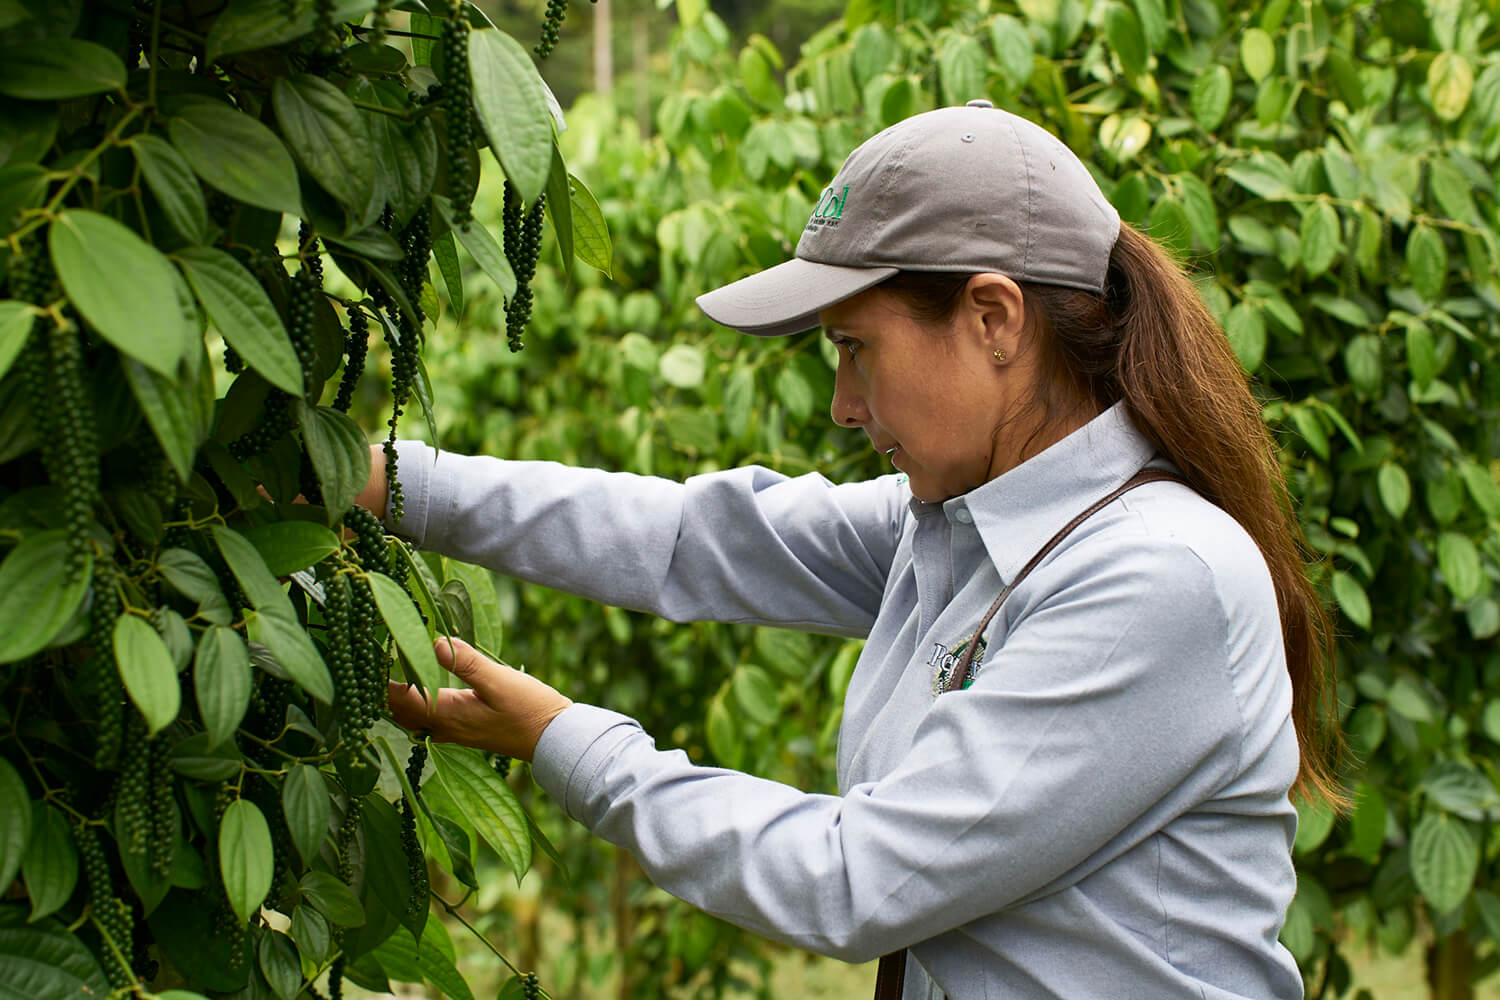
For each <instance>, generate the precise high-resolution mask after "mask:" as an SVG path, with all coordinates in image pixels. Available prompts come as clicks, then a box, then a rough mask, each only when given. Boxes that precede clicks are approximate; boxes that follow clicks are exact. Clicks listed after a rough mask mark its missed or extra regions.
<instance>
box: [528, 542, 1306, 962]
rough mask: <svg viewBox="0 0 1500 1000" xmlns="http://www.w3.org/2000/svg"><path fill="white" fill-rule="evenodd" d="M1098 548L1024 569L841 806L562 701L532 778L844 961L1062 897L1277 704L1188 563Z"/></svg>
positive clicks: (742, 915) (1133, 547)
mask: <svg viewBox="0 0 1500 1000" xmlns="http://www.w3.org/2000/svg"><path fill="white" fill-rule="evenodd" d="M1110 549H1112V551H1110V550H1104V549H1101V548H1099V547H1095V548H1094V549H1093V550H1092V551H1091V553H1090V556H1089V558H1088V559H1087V564H1085V560H1084V559H1083V558H1080V557H1079V556H1078V555H1076V554H1070V555H1068V556H1065V557H1063V558H1059V559H1057V560H1054V561H1053V562H1052V563H1050V564H1048V565H1045V566H1044V567H1043V568H1042V569H1040V570H1038V572H1037V573H1036V574H1034V575H1033V577H1032V578H1031V580H1032V581H1035V582H1034V584H1033V583H1030V582H1029V583H1028V584H1027V586H1026V588H1025V590H1026V593H1022V592H1021V591H1018V592H1017V594H1016V595H1013V599H1019V601H1020V603H1019V604H1018V606H1017V608H1016V610H1015V611H1014V612H1012V613H1013V614H1015V615H1017V616H1018V617H1017V619H1015V620H1014V621H1013V622H1012V623H1011V624H1010V625H1009V626H1005V625H1004V624H997V626H996V630H995V631H994V632H992V645H991V648H990V650H989V651H988V654H987V655H986V656H985V658H984V664H983V669H982V671H981V672H980V673H979V675H978V677H977V679H976V681H975V683H974V684H973V686H972V687H970V688H969V689H967V690H964V691H958V692H954V693H952V694H945V695H941V696H939V697H938V698H937V700H936V702H935V704H933V706H932V708H931V710H930V711H929V712H928V713H927V715H926V716H925V717H924V718H923V719H922V721H921V723H920V724H919V725H918V727H917V729H916V732H915V737H914V739H913V742H912V745H911V748H910V750H909V752H908V753H907V754H906V756H905V758H904V759H903V760H901V762H900V763H899V765H898V766H897V767H895V768H894V770H892V771H891V772H890V773H888V774H886V775H885V776H883V777H881V778H880V779H879V780H877V781H873V782H869V783H864V784H859V785H856V786H854V787H852V788H851V789H850V790H849V791H848V793H847V794H845V795H843V796H842V797H835V796H828V795H810V794H805V793H802V792H799V791H797V790H795V789H792V788H789V787H786V786H783V785H780V784H777V783H774V782H770V781H765V780H761V779H758V778H753V777H750V776H747V775H744V774H739V773H736V772H731V771H725V770H720V769H713V768H703V767H695V766H692V765H691V764H690V763H689V761H688V760H687V758H686V756H685V755H684V754H682V753H680V752H676V751H658V750H656V749H655V747H654V744H653V743H652V741H651V738H650V737H649V736H648V735H647V734H646V733H644V732H643V731H642V730H641V729H640V728H639V727H638V726H637V725H636V724H635V723H633V722H631V721H630V720H629V719H626V718H625V717H623V716H619V715H617V714H615V713H612V712H606V711H604V710H602V709H598V708H594V707H592V706H581V705H580V706H574V707H572V708H570V709H568V710H567V711H566V712H564V713H563V714H562V715H561V716H559V717H558V718H557V719H556V720H555V721H554V722H553V724H552V725H551V726H550V727H549V728H548V729H547V731H546V732H545V733H544V735H543V737H542V741H541V743H540V744H539V745H538V748H537V757H536V762H535V765H534V772H533V773H534V774H535V775H536V778H537V780H538V781H539V783H541V784H542V785H543V787H544V788H546V789H547V790H548V791H549V793H551V794H552V795H553V796H554V797H555V798H556V799H557V800H558V801H559V802H560V803H562V804H563V805H564V807H565V809H566V811H567V812H568V813H569V814H570V815H571V816H573V817H574V818H576V819H578V820H579V821H581V822H582V823H584V824H585V825H587V826H588V827H589V828H590V829H592V830H593V831H594V832H595V833H596V834H598V835H599V836H601V837H603V838H604V839H606V840H609V841H611V842H613V843H616V844H619V845H621V846H624V847H626V848H628V849H629V850H631V851H632V852H633V853H635V855H636V856H637V858H638V859H639V860H640V862H641V864H642V866H643V867H644V868H645V870H646V871H647V873H648V874H649V875H650V876H651V878H652V879H653V880H654V881H656V883H657V884H658V885H660V886H662V887H663V888H665V889H667V890H668V891H670V892H672V893H673V894H675V895H678V896H680V897H681V898H683V899H686V900H688V901H689V902H692V903H694V904H696V905H698V906H701V907H702V908H704V909H706V910H708V911H709V912H711V913H714V914H716V915H718V916H720V917H722V918H724V919H726V920H729V921H731V922H733V923H736V924H739V925H740V926H743V927H746V928H749V929H751V930H754V931H756V932H759V933H761V934H764V935H766V936H768V937H771V938H774V939H777V940H780V941H784V942H787V943H790V944H793V945H796V946H799V947H802V948H805V949H808V950H811V951H815V952H820V953H823V954H827V955H832V956H835V957H838V958H843V959H845V960H848V961H865V960H868V959H870V958H872V957H875V956H878V955H880V954H883V953H885V952H888V951H891V950H893V949H896V948H900V947H903V946H909V945H913V944H915V943H917V942H921V941H924V940H927V939H929V938H931V937H934V936H936V935H938V934H941V933H943V932H945V931H948V930H951V929H953V928H955V927H958V926H960V925H963V924H965V923H968V922H969V921H972V920H976V919H979V918H981V917H983V916H985V915H986V914H993V913H996V912H998V911H1002V910H1005V909H1007V908H1009V907H1012V906H1017V905H1023V904H1025V903H1027V902H1028V901H1030V900H1035V899H1039V898H1042V897H1046V896H1048V895H1049V894H1051V893H1055V892H1059V891H1061V890H1063V889H1066V888H1067V887H1068V886H1070V885H1072V884H1074V883H1076V882H1077V881H1078V880H1080V879H1083V878H1086V877H1087V876H1088V875H1089V874H1090V873H1091V872H1094V871H1097V870H1098V869H1099V868H1100V867H1101V866H1104V865H1105V864H1107V863H1108V862H1109V861H1111V860H1112V859H1114V858H1116V857H1118V856H1119V855H1121V854H1122V853H1124V852H1127V851H1129V850H1131V849H1132V848H1133V847H1134V846H1136V845H1138V844H1139V843H1141V842H1142V841H1143V840H1144V839H1145V838H1147V837H1148V836H1150V835H1151V834H1152V833H1153V832H1155V831H1157V830H1159V829H1161V828H1163V827H1165V826H1166V825H1167V824H1168V823H1169V822H1171V821H1173V820H1174V819H1175V818H1177V817H1178V816H1180V815H1181V814H1182V813H1184V812H1186V811H1188V810H1190V809H1192V808H1195V807H1197V806H1198V805H1199V804H1201V803H1202V802H1204V801H1206V800H1208V799H1210V798H1212V797H1213V796H1214V795H1216V794H1218V793H1220V791H1221V790H1222V789H1223V788H1224V787H1225V786H1226V785H1228V784H1229V783H1230V782H1231V781H1232V780H1233V779H1234V778H1235V776H1236V775H1237V774H1238V773H1239V771H1240V769H1241V767H1242V763H1243V762H1242V759H1241V758H1242V755H1243V754H1245V753H1246V752H1247V751H1246V749H1245V741H1244V738H1243V733H1244V732H1245V728H1246V723H1245V714H1246V713H1254V714H1257V715H1263V717H1264V713H1269V717H1270V718H1274V717H1275V716H1276V714H1277V713H1278V712H1279V713H1281V716H1282V717H1283V718H1284V717H1285V712H1286V709H1287V705H1286V704H1285V703H1284V702H1285V698H1284V697H1283V696H1284V695H1285V692H1286V686H1285V683H1284V678H1285V675H1284V669H1283V670H1281V673H1280V674H1279V675H1278V674H1277V673H1276V670H1277V669H1280V660H1279V642H1280V638H1279V633H1278V632H1276V631H1274V630H1269V631H1268V630H1265V629H1252V630H1251V632H1250V633H1249V634H1248V635H1246V634H1242V630H1240V629H1239V628H1238V627H1237V626H1233V625H1232V624H1231V618H1230V615H1229V613H1228V611H1227V610H1226V608H1225V602H1224V600H1223V598H1222V595H1221V593H1220V590H1219V588H1218V586H1217V585H1216V580H1215V576H1214V575H1213V574H1212V573H1210V572H1209V570H1208V569H1207V568H1206V567H1205V566H1204V564H1203V563H1202V562H1201V561H1200V560H1199V559H1198V558H1197V556H1196V555H1195V554H1194V552H1193V551H1192V550H1191V549H1190V548H1188V547H1187V546H1183V545H1179V544H1176V543H1172V542H1163V541H1160V540H1156V539H1141V538H1130V539H1127V540H1125V541H1124V542H1121V543H1118V544H1114V545H1112V546H1110ZM1028 595H1030V596H1028ZM1037 595H1040V596H1037ZM1236 599H1237V598H1232V600H1231V602H1230V603H1233V600H1236ZM1235 610H1236V613H1238V611H1239V610H1241V609H1235ZM1256 610H1257V611H1258V612H1259V613H1260V620H1262V621H1264V620H1265V615H1266V613H1269V615H1270V621H1272V622H1274V621H1275V617H1274V611H1275V609H1274V605H1272V606H1271V607H1270V608H1260V609H1256ZM1006 627H1008V628H1009V634H1008V635H1003V631H1004V629H1005V628H1006ZM1002 641H1003V644H1002ZM1250 675H1253V676H1250ZM1278 676H1279V678H1280V679H1279V680H1278ZM1256 699H1260V700H1262V701H1264V702H1265V703H1264V704H1261V703H1256ZM1257 752H1258V751H1257ZM1294 766H1295V764H1294V763H1293V767H1294ZM1283 850H1284V845H1283ZM1140 890H1141V895H1142V898H1155V897H1154V893H1155V892H1156V888H1155V887H1153V886H1150V885H1142V886H1141V887H1140ZM1273 940H1274V938H1273Z"/></svg>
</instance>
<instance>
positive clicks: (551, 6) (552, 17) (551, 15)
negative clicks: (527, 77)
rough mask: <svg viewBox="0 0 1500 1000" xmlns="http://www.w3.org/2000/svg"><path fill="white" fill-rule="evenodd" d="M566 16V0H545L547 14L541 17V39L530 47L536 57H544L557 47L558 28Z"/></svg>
mask: <svg viewBox="0 0 1500 1000" xmlns="http://www.w3.org/2000/svg"><path fill="white" fill-rule="evenodd" d="M567 16H568V0H547V14H546V16H545V17H543V18H542V39H541V41H539V42H537V43H536V47H535V48H534V49H532V51H533V52H535V53H536V54H537V58H538V59H545V58H547V57H548V56H550V55H551V54H552V50H553V49H554V48H556V47H557V37H558V29H559V28H561V27H562V23H563V18H565V17H567Z"/></svg>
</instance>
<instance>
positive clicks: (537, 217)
mask: <svg viewBox="0 0 1500 1000" xmlns="http://www.w3.org/2000/svg"><path fill="white" fill-rule="evenodd" d="M546 210H547V196H546V195H545V194H543V195H539V196H538V197H537V200H536V201H535V202H534V203H532V206H531V208H530V210H529V211H525V210H524V206H523V205H522V204H521V198H520V195H518V194H516V191H515V189H514V188H512V187H511V186H510V184H509V183H507V184H506V189H505V214H504V228H503V230H502V232H503V234H504V237H505V256H506V257H507V258H508V259H509V260H510V266H511V269H512V270H513V271H515V273H516V294H515V295H513V296H511V299H510V301H509V302H507V303H506V304H505V336H506V340H507V342H508V344H509V346H510V349H511V350H512V351H519V350H521V349H522V348H523V347H524V346H525V344H524V343H523V342H522V339H521V338H522V335H523V334H525V332H526V324H527V323H528V322H530V321H531V301H532V296H531V279H532V278H533V277H535V276H536V262H537V258H538V257H539V256H540V255H541V251H542V218H543V216H544V215H545V213H546Z"/></svg>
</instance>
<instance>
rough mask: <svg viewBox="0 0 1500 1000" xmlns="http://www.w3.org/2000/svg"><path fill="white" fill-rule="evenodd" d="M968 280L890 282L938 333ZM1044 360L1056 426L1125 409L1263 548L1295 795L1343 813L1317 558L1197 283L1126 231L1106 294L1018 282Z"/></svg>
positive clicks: (1045, 405)
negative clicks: (1287, 696) (1311, 572)
mask: <svg viewBox="0 0 1500 1000" xmlns="http://www.w3.org/2000/svg"><path fill="white" fill-rule="evenodd" d="M968 277H969V276H968V275H967V274H955V273H953V272H931V273H928V272H915V271H903V272H901V273H899V274H896V275H894V276H892V277H891V278H890V279H888V280H887V281H886V282H884V283H883V284H882V286H881V287H882V288H884V289H886V290H887V291H890V292H893V293H894V294H896V295H897V296H898V297H899V298H901V299H902V300H903V301H904V302H905V303H906V304H907V306H908V307H909V308H910V309H911V310H912V315H913V316H914V318H917V319H919V320H923V321H927V322H931V321H936V320H940V319H946V318H948V317H951V316H952V314H953V311H954V309H955V308H956V306H957V304H958V302H959V298H960V296H961V294H962V292H963V289H964V287H965V285H966V284H967V281H968ZM1020 285H1021V291H1022V294H1023V296H1024V297H1025V300H1026V307H1027V314H1028V316H1030V317H1033V319H1034V322H1035V323H1036V326H1035V327H1034V328H1033V329H1034V330H1037V331H1038V332H1040V333H1041V334H1042V335H1041V336H1038V337H1035V338H1034V343H1033V345H1031V346H1033V347H1034V348H1036V349H1037V350H1038V351H1039V354H1038V362H1039V364H1038V370H1039V375H1040V378H1039V397H1038V400H1037V402H1038V404H1039V405H1041V407H1042V420H1043V423H1047V422H1050V421H1053V420H1057V419H1060V418H1062V417H1064V416H1065V415H1069V414H1071V413H1072V412H1074V411H1076V409H1077V406H1078V403H1079V401H1090V402H1092V403H1093V405H1094V406H1095V407H1096V408H1097V409H1099V410H1101V411H1102V410H1104V409H1106V408H1108V407H1109V406H1112V405H1113V404H1114V403H1116V402H1118V401H1119V400H1122V399H1123V400H1124V401H1125V406H1126V409H1127V411H1128V412H1129V414H1130V418H1131V420H1132V421H1133V422H1134V423H1135V426H1136V427H1137V428H1138V429H1139V430H1140V431H1141V433H1143V434H1144V435H1146V437H1147V438H1148V439H1149V440H1150V441H1151V443H1152V444H1153V445H1155V446H1156V448H1157V450H1158V451H1160V452H1161V453H1162V454H1164V455H1165V456H1167V457H1168V458H1169V459H1171V460H1172V462H1173V464H1175V465H1176V466H1177V467H1178V469H1180V470H1181V472H1182V474H1183V475H1184V476H1185V477H1186V478H1187V481H1188V482H1189V483H1191V484H1192V486H1193V488H1194V489H1196V490H1197V491H1198V492H1199V493H1200V494H1201V495H1202V496H1203V497H1204V498H1206V499H1207V500H1209V501H1210V502H1212V503H1214V504H1216V505H1218V506H1219V507H1220V508H1222V509H1223V510H1224V511H1226V512H1227V513H1228V514H1229V515H1230V516H1231V517H1233V518H1234V519H1235V520H1236V521H1238V522H1239V523H1240V525H1241V526H1242V527H1244V529H1245V530H1246V531H1247V532H1248V533H1249V534H1250V537H1251V538H1253V539H1254V540H1255V543H1256V545H1257V546H1258V547H1259V548H1260V552H1261V555H1262V557H1263V558H1264V559H1265V561H1266V565H1267V566H1268V567H1269V569H1270V571H1271V579H1272V581H1273V583H1274V584H1275V588H1276V602H1277V606H1278V607H1279V609H1280V611H1281V631H1282V638H1283V642H1284V645H1285V647H1286V661H1287V671H1288V673H1289V674H1290V675H1291V680H1292V723H1293V725H1294V726H1295V728H1296V730H1297V742H1298V746H1299V752H1300V755H1301V761H1300V763H1301V766H1300V768H1299V771H1298V775H1297V782H1296V784H1295V785H1294V786H1293V790H1294V791H1295V792H1296V793H1298V794H1300V795H1303V796H1313V797H1318V798H1321V799H1323V800H1324V801H1325V802H1327V803H1329V804H1331V805H1333V806H1335V807H1345V806H1347V804H1348V797H1347V795H1346V794H1345V793H1344V791H1343V790H1342V789H1341V788H1340V787H1339V785H1338V782H1337V780H1336V777H1335V766H1336V763H1337V760H1338V757H1339V754H1340V752H1341V751H1342V747H1343V742H1342V736H1341V734H1340V732H1339V730H1338V728H1337V726H1336V725H1334V724H1332V723H1331V722H1330V718H1331V711H1330V710H1331V707H1332V706H1331V702H1332V694H1333V690H1332V684H1331V683H1330V680H1329V678H1330V674H1331V670H1332V665H1333V629H1332V624H1331V622H1330V620H1329V617H1328V612H1327V609H1326V608H1325V607H1324V606H1323V603H1322V601H1321V600H1320V599H1319V597H1318V593H1317V591H1316V590H1315V589H1314V587H1313V585H1312V583H1311V581H1309V579H1308V577H1307V572H1306V570H1307V561H1308V551H1307V548H1306V543H1305V541H1304V539H1303V537H1302V529H1301V526H1300V525H1299V524H1298V522H1297V516H1296V513H1295V512H1294V511H1293V509H1292V501H1291V496H1290V494H1289V493H1288V492H1287V487H1286V481H1285V479H1284V478H1283V477H1282V475H1281V466H1280V464H1279V463H1278V461H1277V455H1276V446H1275V443H1274V442H1273V441H1272V439H1271V435H1270V433H1269V432H1268V431H1267V430H1266V427H1265V424H1264V422H1263V421H1262V420H1261V412H1260V405H1259V404H1258V403H1257V402H1256V400H1255V397H1254V395H1253V394H1252V393H1251V391H1250V385H1249V381H1248V380H1247V379H1246V377H1245V373H1244V371H1243V370H1242V369H1241V367H1240V363H1239V361H1238V359H1237V358H1236V357H1235V355H1234V352H1233V350H1231V349H1230V346H1229V341H1228V339H1227V338H1226V337H1225V336H1224V333H1223V331H1222V330H1221V329H1220V328H1219V324H1218V323H1217V322H1216V321H1215V320H1214V317H1213V314H1212V313H1210V312H1209V311H1208V308H1207V307H1206V306H1205V305H1204V304H1203V300H1202V299H1201V298H1200V297H1199V295H1198V293H1197V290H1196V289H1194V287H1193V283H1192V281H1191V280H1190V279H1189V278H1188V276H1187V275H1186V274H1185V273H1184V272H1183V270H1182V268H1180V267H1179V266H1178V265H1177V264H1176V262H1174V261H1173V260H1172V258H1171V257H1169V256H1168V255H1167V254H1166V252H1165V251H1163V250H1162V249H1161V248H1160V247H1159V246H1158V245H1157V244H1156V243H1155V242H1154V241H1153V240H1151V239H1150V238H1149V237H1147V236H1146V235H1144V234H1143V233H1141V232H1140V231H1138V230H1136V229H1134V228H1133V227H1131V226H1130V225H1128V224H1124V223H1122V224H1121V226H1120V236H1119V239H1118V240H1117V241H1116V242H1115V247H1114V251H1113V252H1112V253H1111V254H1110V260H1109V272H1108V275H1107V277H1106V278H1105V287H1104V293H1103V294H1102V295H1099V294H1094V293H1092V292H1087V291H1078V290H1076V289H1071V288H1062V287H1060V286H1056V285H1041V284H1034V283H1028V282H1022V283H1020Z"/></svg>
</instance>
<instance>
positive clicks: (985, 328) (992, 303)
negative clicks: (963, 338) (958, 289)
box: [960, 272, 1026, 364]
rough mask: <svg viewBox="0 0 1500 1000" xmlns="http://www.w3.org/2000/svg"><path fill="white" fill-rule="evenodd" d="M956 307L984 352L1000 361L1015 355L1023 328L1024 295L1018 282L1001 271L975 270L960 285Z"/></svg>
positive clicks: (1024, 316)
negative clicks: (958, 303)
mask: <svg viewBox="0 0 1500 1000" xmlns="http://www.w3.org/2000/svg"><path fill="white" fill-rule="evenodd" d="M960 309H961V310H962V311H963V313H964V316H965V319H966V320H967V321H968V322H967V323H966V325H967V326H968V327H969V329H970V330H971V331H972V332H973V334H974V335H975V336H977V337H979V338H980V345H979V346H981V347H983V348H984V350H985V352H986V353H988V354H990V355H992V356H993V357H994V358H995V359H996V360H997V361H999V362H1000V363H1002V364H1003V363H1004V362H1005V360H1008V359H1010V358H1014V357H1015V356H1016V354H1017V352H1018V350H1019V349H1020V347H1021V346H1022V339H1023V334H1024V333H1025V330H1026V298H1025V296H1023V295H1022V294H1021V286H1020V285H1018V284H1016V283H1015V281H1014V280H1012V279H1011V278H1009V277H1007V276H1006V275H1003V274H995V273H993V272H987V273H984V274H976V275H974V276H973V277H971V278H970V279H969V283H968V285H966V286H965V287H964V292H963V298H962V300H961V301H960ZM997 352H998V353H997Z"/></svg>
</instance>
